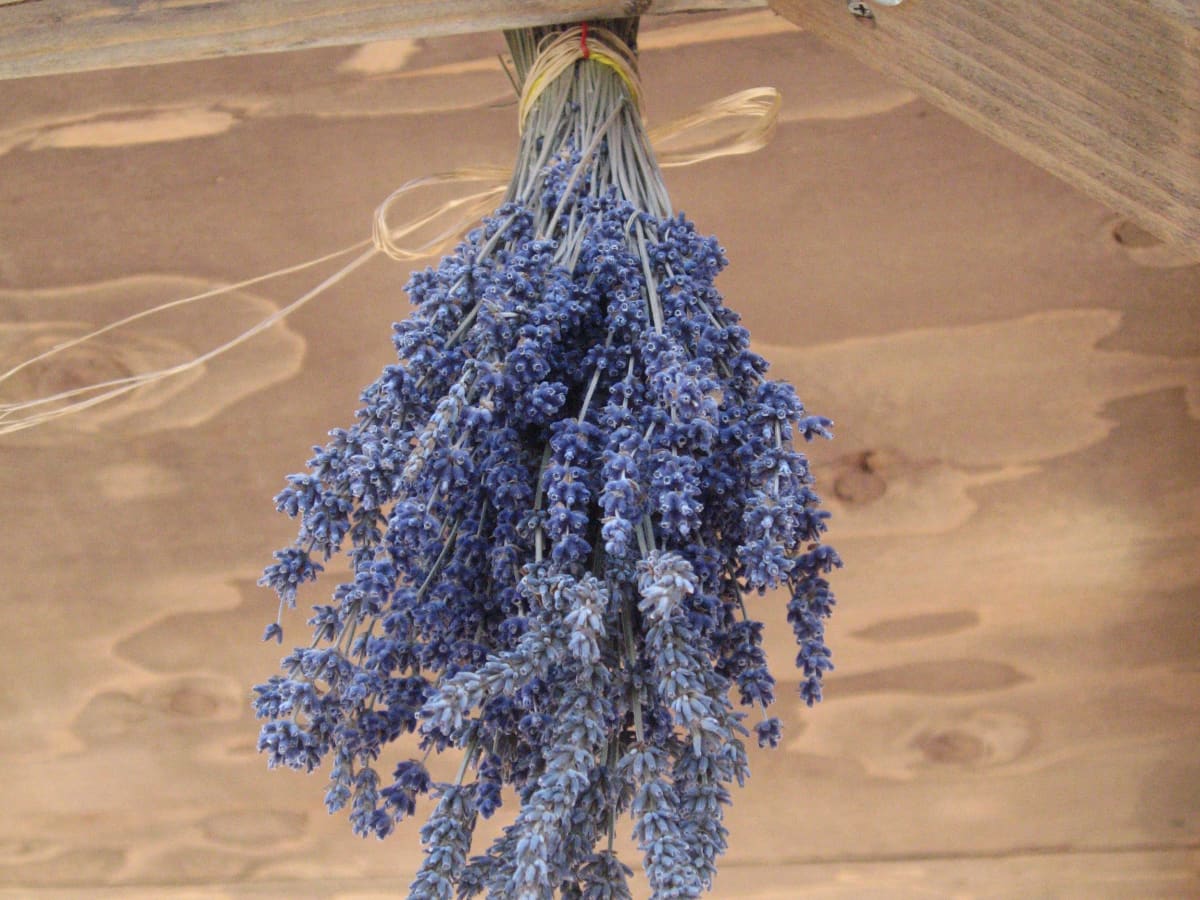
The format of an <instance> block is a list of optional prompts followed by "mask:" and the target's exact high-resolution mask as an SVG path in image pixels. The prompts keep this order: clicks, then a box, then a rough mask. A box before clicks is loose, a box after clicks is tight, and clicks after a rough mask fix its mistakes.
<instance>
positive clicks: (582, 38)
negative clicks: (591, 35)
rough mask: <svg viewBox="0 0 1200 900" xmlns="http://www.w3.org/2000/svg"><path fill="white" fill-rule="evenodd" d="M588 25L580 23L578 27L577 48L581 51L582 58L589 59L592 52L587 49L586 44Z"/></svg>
mask: <svg viewBox="0 0 1200 900" xmlns="http://www.w3.org/2000/svg"><path fill="white" fill-rule="evenodd" d="M587 32H588V23H587V22H582V23H580V25H579V47H580V49H581V50H583V58H584V59H590V58H591V55H592V52H591V51H590V50H589V49H588V43H587Z"/></svg>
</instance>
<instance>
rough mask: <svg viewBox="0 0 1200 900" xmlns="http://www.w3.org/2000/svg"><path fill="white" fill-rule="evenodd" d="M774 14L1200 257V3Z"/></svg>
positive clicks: (993, 4) (826, 6) (995, 3)
mask: <svg viewBox="0 0 1200 900" xmlns="http://www.w3.org/2000/svg"><path fill="white" fill-rule="evenodd" d="M771 5H772V7H773V8H774V9H775V10H776V11H778V12H779V13H781V14H782V15H784V16H785V17H787V18H788V19H790V20H791V21H793V22H795V23H797V24H798V25H800V26H802V27H804V28H806V29H809V30H811V31H812V32H814V33H815V34H817V35H818V36H820V37H821V38H823V39H825V40H827V41H829V42H830V43H831V44H833V45H835V46H836V47H838V48H840V49H842V50H845V51H847V52H849V53H850V54H852V55H853V56H855V57H856V58H858V59H859V60H860V61H862V62H864V63H867V64H868V65H871V66H873V67H875V68H876V69H879V70H880V71H883V72H885V73H887V74H888V75H891V76H893V77H895V78H896V79H898V80H900V81H901V82H903V83H904V84H906V85H908V86H910V87H912V88H913V89H914V90H916V91H918V92H919V93H920V94H922V95H923V96H924V97H925V98H926V99H927V100H929V101H930V102H931V103H933V104H934V105H936V106H939V107H941V108H942V109H944V110H946V111H947V112H949V113H951V114H952V115H955V116H957V117H958V118H960V119H962V120H963V121H965V122H967V123H968V124H969V125H971V126H973V127H975V128H978V129H979V130H981V131H983V132H984V133H985V134H987V135H989V136H990V137H992V138H993V139H995V140H997V141H999V142H1000V143H1002V144H1004V145H1005V146H1007V147H1009V148H1011V149H1013V150H1016V151H1017V152H1018V153H1020V154H1022V155H1023V156H1025V157H1027V158H1028V159H1030V160H1032V161H1033V162H1035V163H1037V164H1038V165H1040V166H1043V167H1044V168H1046V169H1048V170H1049V171H1051V172H1053V173H1054V174H1055V175H1057V176H1059V177H1060V178H1063V179H1064V180H1066V181H1067V182H1069V183H1070V184H1072V185H1073V186H1075V187H1078V188H1080V189H1081V190H1083V191H1085V192H1086V193H1088V194H1090V195H1091V196H1092V197H1094V198H1095V199H1097V200H1099V201H1101V202H1102V203H1104V204H1106V205H1108V206H1109V207H1111V208H1112V209H1114V210H1117V211H1119V212H1121V213H1124V214H1125V215H1128V216H1130V217H1132V218H1133V219H1134V220H1136V221H1137V222H1138V223H1140V224H1141V225H1142V226H1144V227H1145V228H1146V229H1147V230H1149V231H1151V232H1152V233H1154V234H1156V235H1157V236H1159V237H1160V238H1163V239H1164V240H1167V241H1170V242H1173V243H1175V244H1176V245H1178V246H1181V247H1183V248H1185V249H1189V250H1190V252H1191V253H1192V254H1193V255H1196V256H1198V257H1200V5H1198V4H1197V3H1195V2H1173V0H1152V2H1146V0H1111V2H1108V3H1102V4H1097V3H1090V2H1087V0H1062V2H1056V3H1041V2H1036V0H1020V2H1011V0H1009V2H999V0H960V2H956V3H920V2H909V3H905V4H903V5H901V6H898V7H894V8H884V7H879V8H877V9H875V10H874V13H875V16H874V19H872V20H866V19H861V18H856V17H855V16H852V15H849V14H847V11H846V8H845V6H844V4H841V3H832V2H828V0H772V3H771Z"/></svg>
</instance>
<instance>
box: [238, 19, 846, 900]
mask: <svg viewBox="0 0 1200 900" xmlns="http://www.w3.org/2000/svg"><path fill="white" fill-rule="evenodd" d="M608 24H609V27H610V28H611V29H612V33H610V32H607V31H604V30H602V29H596V30H594V31H593V32H592V34H593V40H597V39H599V40H602V41H606V42H608V46H610V47H616V46H618V42H623V43H624V44H625V45H629V46H632V45H633V42H634V37H635V34H636V20H621V21H618V22H613V23H608ZM597 35H598V36H599V38H597V37H596V36H597ZM544 37H546V35H544V34H543V33H542V32H541V31H538V30H528V31H520V32H512V33H510V34H509V35H508V39H509V43H510V48H511V50H512V54H513V60H514V64H515V68H516V74H517V78H518V80H519V81H521V82H522V83H524V84H526V85H527V86H528V84H529V82H530V80H531V79H537V78H539V77H543V75H542V73H539V70H538V58H539V53H544V52H546V47H545V45H544V43H543V42H542V39H543V38H544ZM551 37H552V35H551ZM539 44H541V46H540V47H539ZM619 68H620V67H618V68H616V69H614V68H613V67H612V66H610V65H605V64H601V63H599V62H596V61H580V62H576V63H574V64H572V65H571V66H570V67H568V68H567V69H566V70H565V71H564V72H563V73H562V74H560V75H558V76H557V77H555V78H553V79H552V80H549V82H548V83H546V84H544V85H543V87H544V90H543V92H542V93H541V94H540V96H539V97H538V99H537V100H536V102H534V103H532V104H531V105H530V111H529V114H528V117H527V119H526V121H525V123H524V130H523V134H522V139H521V144H520V152H519V158H518V164H517V167H516V173H515V175H514V177H513V181H512V184H511V187H510V190H509V193H508V196H507V197H506V199H505V202H504V203H503V205H501V206H500V208H499V209H498V210H497V211H496V213H495V214H494V215H493V216H491V217H490V218H488V219H486V220H485V221H484V223H483V224H482V226H481V227H479V228H478V229H476V230H475V231H472V232H471V233H470V234H469V235H468V236H467V237H466V239H465V240H464V241H463V242H462V243H461V244H460V245H459V247H458V248H457V249H456V251H455V252H454V253H453V254H451V255H450V256H448V257H447V258H445V259H443V260H442V261H441V263H440V264H439V265H438V266H437V267H436V268H432V269H428V270H426V271H422V272H418V273H416V274H414V275H413V276H412V279H411V281H410V282H409V284H408V285H407V291H408V294H409V296H410V298H411V300H412V302H413V305H414V309H413V312H412V314H411V315H410V317H409V318H408V319H406V320H405V321H403V322H401V323H399V324H397V325H396V326H395V333H394V335H393V341H394V344H395V346H396V350H397V352H398V355H399V361H398V363H397V364H395V365H392V366H389V367H387V368H386V369H384V371H383V372H382V374H381V375H380V377H379V379H378V380H377V381H375V382H374V383H373V384H371V385H370V386H368V387H367V388H366V389H365V390H364V391H363V393H362V408H361V409H360V410H359V412H358V416H357V419H356V421H355V422H354V423H353V424H352V425H351V426H350V427H348V428H346V429H338V430H335V431H333V432H331V440H330V441H329V443H328V444H326V445H325V446H323V447H318V448H315V451H314V455H313V457H312V459H310V460H309V462H308V469H307V471H306V472H304V473H302V474H297V475H292V476H290V477H289V479H288V485H287V487H286V488H285V489H284V490H283V491H282V492H281V493H280V494H279V496H278V497H277V504H278V508H279V509H280V510H281V511H283V512H285V513H287V514H288V515H290V516H292V517H294V518H296V519H297V520H298V522H299V535H298V538H297V540H296V542H295V544H294V545H293V546H291V547H288V548H287V549H284V550H281V551H279V552H277V553H276V554H275V562H274V564H272V565H271V566H269V567H268V568H267V570H266V572H265V574H264V577H263V583H264V584H268V585H270V586H271V587H273V588H274V589H275V590H276V591H277V593H278V595H279V599H280V609H281V614H282V610H283V609H284V608H285V607H291V606H294V605H295V602H296V594H297V589H298V587H299V586H300V585H302V584H303V583H305V582H308V581H312V580H314V579H316V578H317V576H318V575H319V574H320V572H321V571H322V563H323V562H326V561H328V560H329V559H330V558H331V557H333V556H334V555H335V554H342V553H344V554H346V555H347V556H348V558H349V560H350V563H351V568H352V572H353V575H352V577H351V578H350V579H349V580H348V581H346V582H345V583H343V584H339V585H337V587H336V588H335V589H334V590H333V594H332V602H331V603H329V604H325V605H319V606H316V607H314V612H313V616H312V617H311V618H310V619H309V622H308V624H309V625H310V626H311V628H312V640H311V643H309V644H308V645H307V646H301V647H297V648H296V649H294V650H293V651H292V652H291V653H290V654H289V655H288V656H287V657H286V658H284V660H283V664H282V668H283V671H282V674H279V675H276V676H274V677H272V678H270V679H269V680H268V681H267V682H266V683H265V684H262V685H259V686H258V687H257V688H256V693H257V697H256V701H255V708H256V711H257V714H258V715H259V716H260V717H261V718H264V719H266V720H267V721H266V722H265V724H264V725H263V727H262V731H261V737H260V740H259V749H260V750H261V751H262V752H264V753H266V754H267V755H268V760H269V763H270V764H271V765H285V766H290V767H293V768H298V769H303V770H309V771H311V770H312V769H314V768H316V767H317V766H318V765H320V764H321V762H322V761H324V760H328V761H329V786H328V791H327V794H326V803H327V806H328V807H329V809H330V811H336V810H340V809H343V808H346V807H348V808H349V811H350V820H351V824H352V826H353V828H354V830H355V831H356V832H358V833H360V834H364V835H367V834H375V835H377V836H379V837H385V836H386V835H388V834H389V833H390V832H391V831H392V829H393V828H394V826H395V823H396V822H398V821H400V820H401V819H403V818H405V817H407V816H409V815H411V814H413V813H414V811H415V808H416V805H417V802H418V799H419V798H420V797H421V796H422V795H426V794H432V795H435V796H436V797H438V798H439V800H438V802H437V805H436V807H435V808H434V810H433V812H432V813H431V815H430V817H429V819H428V821H427V823H426V824H425V826H424V828H423V829H422V831H421V837H422V840H423V841H424V843H425V846H426V858H425V863H424V865H423V866H422V868H421V870H420V872H419V873H418V876H417V878H416V880H415V881H414V883H413V885H412V889H411V894H410V896H411V897H414V898H451V897H454V896H455V895H456V894H457V895H458V896H460V897H469V896H475V895H478V894H481V893H486V895H487V896H488V897H494V898H520V900H525V898H551V897H554V896H555V895H556V894H557V895H559V896H562V897H576V898H589V900H600V898H620V897H629V896H630V893H629V888H628V886H627V884H626V877H627V875H628V874H629V869H628V868H627V867H626V866H625V865H624V864H623V863H621V862H620V861H619V860H618V859H617V857H616V855H615V853H614V852H613V838H614V834H615V831H616V828H617V823H618V822H619V821H620V820H621V818H622V817H623V816H624V815H625V814H627V813H629V814H632V816H633V819H634V823H635V824H634V829H633V834H634V837H635V839H636V840H637V842H638V846H639V848H640V851H641V852H642V854H643V864H644V867H645V870H646V873H647V876H648V878H649V880H650V884H651V886H652V888H653V891H654V897H655V898H664V900H665V898H676V897H679V898H684V897H696V896H698V895H699V894H700V893H702V892H703V891H704V890H705V889H706V888H708V887H709V886H711V883H712V879H713V875H714V873H715V871H716V868H715V866H716V859H717V857H718V856H719V855H720V854H721V853H722V852H723V850H724V848H725V838H726V832H725V829H724V827H723V826H722V824H721V822H722V810H723V807H724V806H725V804H727V803H728V802H729V799H730V795H729V790H728V787H729V785H730V784H731V783H733V782H735V781H736V782H738V783H741V782H742V781H743V780H744V778H745V777H746V775H747V760H746V751H745V746H744V744H743V741H742V739H743V738H744V737H747V736H748V735H749V734H750V731H749V730H748V729H747V728H746V726H745V725H744V724H743V719H744V716H745V713H744V712H741V711H739V710H737V709H735V706H734V703H733V699H732V698H731V694H732V695H736V699H737V700H738V701H739V704H740V705H742V706H747V707H758V708H759V709H760V710H763V712H762V713H760V714H759V715H760V720H759V721H758V722H757V724H755V725H754V726H753V731H754V734H755V737H756V738H757V740H758V742H759V744H760V745H770V746H775V745H776V744H778V742H779V740H780V724H779V721H778V719H775V718H770V717H767V715H766V713H765V710H766V709H767V707H768V706H769V705H770V704H771V703H772V702H773V700H774V679H773V678H772V676H771V674H770V672H769V670H768V668H767V664H766V658H765V655H764V652H763V649H762V632H763V626H762V624H761V623H759V622H757V621H754V620H752V619H750V618H749V617H748V615H747V613H746V609H745V605H744V603H743V597H744V596H745V595H746V594H747V593H763V592H765V591H767V590H770V589H774V588H778V587H783V588H785V589H786V590H787V591H788V593H789V595H790V598H791V599H790V602H789V603H788V607H787V616H788V619H789V621H790V622H791V624H792V627H793V629H794V631H795V634H796V639H797V641H798V644H799V648H800V649H799V655H798V658H797V665H798V666H799V667H800V668H801V670H802V672H803V684H802V687H801V695H802V696H803V698H804V699H805V700H806V701H807V702H808V703H809V704H811V703H813V702H815V701H816V700H818V699H819V698H820V691H821V677H822V674H823V673H824V672H825V671H826V670H827V669H829V668H831V664H830V659H829V651H828V649H827V648H826V646H825V641H824V621H825V619H826V618H827V617H828V616H829V614H830V611H831V608H832V605H833V602H834V601H833V596H832V594H831V593H830V589H829V584H828V582H827V580H826V575H827V574H828V573H829V571H830V570H831V569H832V568H833V567H835V566H838V565H840V563H839V560H838V558H837V556H836V554H835V553H834V552H833V551H832V550H831V549H830V548H828V547H826V546H824V545H822V544H821V543H820V538H821V534H822V532H823V531H824V530H825V516H826V514H825V513H824V512H822V511H821V510H820V509H819V506H818V504H819V501H818V498H817V496H816V494H815V493H814V492H813V490H812V486H811V485H812V478H811V476H810V474H809V470H808V465H807V462H806V460H805V457H804V456H803V454H802V453H801V452H799V451H798V450H797V449H796V445H797V444H798V442H799V441H801V440H803V441H808V440H811V439H813V438H814V437H818V436H820V437H829V425H830V423H829V422H828V420H826V419H823V418H820V417H817V416H811V415H809V414H808V413H807V412H806V411H805V409H804V407H803V406H802V405H801V403H800V401H799V400H798V399H797V397H796V395H795V392H794V390H793V389H792V388H791V386H790V385H788V384H785V383H783V382H778V381H771V380H769V379H767V378H766V371H767V364H766V363H765V362H764V360H763V359H762V358H761V357H759V356H757V355H756V354H754V353H753V352H752V351H751V350H750V349H749V335H748V333H747V332H746V330H745V329H744V328H742V327H741V326H740V325H739V324H738V317H737V315H736V314H735V313H733V312H731V311H730V310H728V309H727V308H725V306H724V305H723V302H722V299H721V296H720V295H719V293H718V292H717V291H716V289H715V287H714V284H713V282H714V279H715V277H716V276H717V274H718V272H720V270H721V269H722V268H723V266H724V265H725V259H724V257H723V254H722V251H721V248H720V247H719V245H718V244H717V243H716V241H715V240H714V239H713V238H710V237H705V236H702V235H700V234H699V233H697V231H696V229H695V227H694V226H693V224H692V223H691V222H689V221H688V220H687V219H686V218H684V217H683V216H682V215H674V214H673V213H672V211H671V209H670V206H669V201H668V199H667V195H666V191H665V189H664V187H663V185H662V181H661V179H660V176H659V171H658V169H657V167H656V165H655V163H654V158H653V154H652V152H651V150H650V147H649V144H648V142H647V140H646V137H645V132H644V130H643V128H642V124H641V119H640V115H639V113H638V111H637V108H636V105H635V102H634V95H635V93H636V82H635V81H634V80H633V79H632V78H631V74H630V72H629V71H620V70H619ZM634 77H636V76H634ZM265 637H266V638H268V639H275V640H279V641H282V628H281V625H280V623H279V621H278V620H277V622H276V623H275V624H272V625H271V626H269V627H268V628H267V633H266V636H265ZM406 734H411V735H413V736H414V737H413V744H414V745H415V746H416V747H418V748H419V750H420V751H421V757H420V758H412V759H406V760H404V761H402V762H400V763H399V764H398V765H396V766H395V767H394V769H393V770H392V772H391V775H390V778H388V777H384V776H383V775H381V772H380V768H381V762H380V760H381V755H382V754H383V752H384V749H385V748H386V747H387V746H388V745H390V744H392V743H393V742H395V741H397V739H399V738H400V737H401V736H403V735H406ZM451 748H453V749H454V750H456V751H457V752H459V753H460V754H461V765H460V767H459V770H458V774H457V777H456V778H455V779H454V781H452V782H449V783H435V782H434V781H433V780H432V778H431V776H430V774H429V772H428V771H427V769H426V767H425V761H426V759H427V757H428V754H429V753H432V752H441V751H444V750H449V749H451ZM385 771H386V770H385ZM510 792H511V793H510ZM506 795H508V796H512V797H515V799H516V801H517V804H518V810H517V811H516V814H515V818H514V819H513V821H512V824H510V825H509V826H508V827H507V828H505V829H504V831H503V834H502V835H501V837H500V838H499V839H498V840H497V841H496V842H495V843H494V845H493V846H491V847H490V848H487V849H486V850H485V851H484V852H482V853H480V854H478V855H475V856H472V855H471V835H472V830H473V828H474V825H475V823H476V821H477V819H478V817H480V816H483V817H485V818H486V817H489V816H491V815H492V814H493V813H494V812H495V811H496V810H497V809H498V808H499V807H500V806H501V805H502V803H503V802H505V797H506Z"/></svg>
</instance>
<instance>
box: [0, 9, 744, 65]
mask: <svg viewBox="0 0 1200 900" xmlns="http://www.w3.org/2000/svg"><path fill="white" fill-rule="evenodd" d="M765 5H766V0H525V2H522V3H505V2H501V0H390V2H384V0H336V2H332V0H299V2H296V0H273V2H266V0H258V2H254V3H243V2H237V0H217V2H209V0H185V2H178V0H150V2H139V3H136V4H133V5H131V4H129V3H123V2H120V0H82V2H81V0H38V2H36V3H20V4H16V5H13V7H12V8H11V9H6V10H4V11H3V12H0V79H4V78H25V77H30V76H35V75H53V74H60V73H64V72H82V71H89V70H94V69H110V68H118V67H123V66H138V65H149V64H153V63H166V62H180V61H182V60H193V59H211V58H213V57H221V56H236V55H241V54H246V53H267V52H274V51H279V50H296V49H299V48H302V47H327V46H337V45H344V44H360V43H365V42H367V41H381V40H389V39H395V38H402V37H429V36H432V35H440V34H460V33H467V32H474V31H498V30H501V29H503V28H517V27H520V26H529V25H546V24H550V23H554V22H576V21H581V20H583V19H601V18H613V17H618V16H626V15H632V14H636V13H639V12H640V13H645V14H660V13H677V12H686V11H693V12H695V11H705V10H721V9H752V8H756V7H763V6H765Z"/></svg>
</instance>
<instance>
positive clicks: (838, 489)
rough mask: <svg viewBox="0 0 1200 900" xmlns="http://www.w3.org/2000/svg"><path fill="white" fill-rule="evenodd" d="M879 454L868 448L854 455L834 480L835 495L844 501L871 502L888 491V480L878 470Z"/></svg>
mask: <svg viewBox="0 0 1200 900" xmlns="http://www.w3.org/2000/svg"><path fill="white" fill-rule="evenodd" d="M878 462H879V454H878V453H876V451H874V450H867V451H865V452H863V453H860V454H858V455H857V456H856V457H853V458H852V459H851V461H850V464H849V465H848V466H846V467H845V470H844V471H843V472H842V473H841V474H840V475H838V476H837V478H836V479H835V480H834V482H833V493H834V495H835V496H836V497H837V498H838V499H839V500H841V501H842V502H844V503H857V504H864V503H871V502H873V501H875V500H878V499H879V498H880V497H882V496H883V495H884V493H885V492H886V491H887V482H886V481H884V480H883V478H882V477H881V476H880V474H879V472H878V471H877V468H878Z"/></svg>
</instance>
